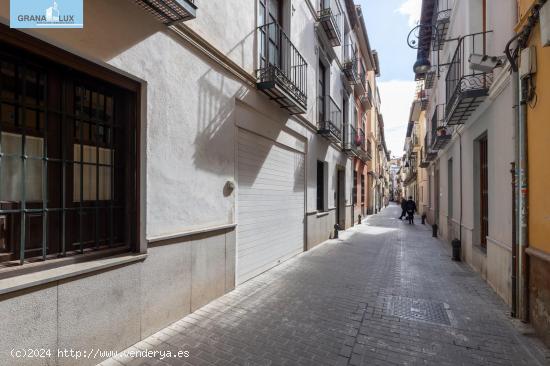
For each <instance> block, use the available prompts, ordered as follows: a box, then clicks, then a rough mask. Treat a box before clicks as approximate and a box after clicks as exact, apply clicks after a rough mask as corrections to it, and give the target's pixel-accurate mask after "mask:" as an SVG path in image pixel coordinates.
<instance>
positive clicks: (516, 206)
mask: <svg viewBox="0 0 550 366" xmlns="http://www.w3.org/2000/svg"><path fill="white" fill-rule="evenodd" d="M520 36H521V32H519V33H518V34H516V35H515V36H514V37H513V38H512V39H510V41H508V43H507V44H506V49H505V54H506V57H507V58H508V61H509V62H510V66H511V69H512V88H513V98H514V106H513V107H514V109H515V113H514V138H515V161H514V163H512V169H513V178H512V185H513V195H514V197H513V200H512V206H513V211H514V212H513V216H512V225H513V226H512V276H511V277H512V278H511V280H512V301H511V302H512V307H511V314H512V316H513V317H518V316H519V317H520V318H521V319H522V320H524V319H526V318H525V316H524V313H525V311H524V310H523V306H520V302H521V303H523V301H521V300H520V299H521V298H523V292H520V291H519V290H520V288H521V289H522V288H523V286H521V285H520V282H519V279H521V280H522V281H523V278H524V276H523V273H519V268H520V262H521V260H522V258H521V250H520V242H522V240H521V238H520V236H521V234H522V230H521V228H520V227H519V220H520V215H521V210H520V187H521V180H520V176H521V175H522V174H523V173H522V171H521V168H520V160H521V158H520V155H521V154H520V151H521V150H524V149H523V141H522V139H521V136H520V126H521V125H522V118H523V117H522V116H523V114H522V111H521V107H520V106H521V104H522V103H521V92H520V88H519V86H520V83H521V81H520V78H519V74H518V65H517V63H516V58H517V52H518V51H519V45H517V46H516V47H515V50H514V52H512V51H511V45H512V43H514V42H515V41H516V40H517V39H518V38H520ZM524 107H525V105H524ZM518 275H519V278H518Z"/></svg>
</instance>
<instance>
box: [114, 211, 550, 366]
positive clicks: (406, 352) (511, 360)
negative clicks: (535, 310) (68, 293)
mask: <svg viewBox="0 0 550 366" xmlns="http://www.w3.org/2000/svg"><path fill="white" fill-rule="evenodd" d="M398 216H399V208H398V207H397V206H393V205H392V206H390V207H389V208H387V209H385V210H384V211H383V212H382V213H381V214H380V215H376V216H372V217H370V218H369V219H368V221H367V223H364V224H362V225H357V226H355V227H354V228H352V229H350V230H348V231H346V232H342V233H341V238H340V239H339V240H331V241H329V242H327V243H325V244H323V245H321V246H319V247H317V248H316V249H314V250H312V251H310V252H307V253H304V254H303V255H300V256H298V257H296V258H294V259H292V260H290V261H287V262H285V263H284V264H282V265H280V266H278V267H277V268H274V269H273V270H271V271H268V272H267V273H264V274H263V275H260V276H258V277H256V278H254V279H252V280H251V281H249V282H247V283H245V284H244V285H242V286H240V287H239V288H238V289H236V290H235V291H233V292H231V293H229V294H227V295H226V296H223V297H222V298H220V299H218V300H216V301H214V302H213V303H210V304H209V305H207V306H205V307H204V308H202V309H200V310H198V311H197V312H195V313H194V314H191V315H189V316H187V317H185V318H184V319H182V320H180V321H179V322H177V323H175V324H173V325H172V326H170V327H168V328H166V329H164V330H162V331H161V332H159V333H157V334H155V335H153V336H152V337H150V338H148V339H147V340H145V341H142V342H140V343H138V344H137V345H135V346H134V347H133V348H132V349H134V350H136V349H138V350H146V349H149V350H156V351H171V352H173V353H175V352H177V351H178V350H180V351H188V352H189V357H187V358H164V359H163V360H160V358H161V357H160V356H158V355H157V357H156V358H138V359H131V358H128V357H126V358H125V357H122V356H118V357H117V358H116V359H111V360H109V361H106V362H104V363H103V364H104V365H120V364H125V365H200V366H202V365H266V366H267V365H438V366H442V365H514V366H515V365H545V364H547V363H548V359H547V358H545V354H546V353H545V352H546V351H544V350H543V349H542V347H541V346H539V344H538V342H537V341H536V340H534V339H533V338H532V337H529V336H525V335H522V334H521V333H520V332H519V331H518V330H517V329H516V327H515V326H514V325H513V323H512V322H511V320H510V319H509V317H508V316H507V312H508V310H507V306H506V305H505V304H504V303H503V302H502V301H501V300H500V299H499V298H498V297H497V295H496V294H495V293H494V292H493V291H492V290H491V289H490V288H489V286H488V285H487V284H486V283H485V282H484V281H483V280H482V279H481V278H480V277H479V276H478V275H477V274H475V273H474V272H472V271H471V270H470V268H469V267H468V266H467V265H466V264H463V263H456V262H453V261H451V260H450V246H449V245H447V244H446V243H443V242H442V241H439V240H437V239H433V238H432V237H431V229H430V227H429V226H427V225H426V226H422V225H421V224H420V220H418V219H417V222H416V225H414V226H409V225H408V224H406V223H405V222H404V221H403V222H402V221H400V220H398V219H396V217H398ZM159 301H161V299H159ZM546 357H547V356H546Z"/></svg>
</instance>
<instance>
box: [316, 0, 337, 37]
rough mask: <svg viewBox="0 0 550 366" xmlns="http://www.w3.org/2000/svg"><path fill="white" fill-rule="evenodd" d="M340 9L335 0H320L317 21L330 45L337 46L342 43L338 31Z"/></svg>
mask: <svg viewBox="0 0 550 366" xmlns="http://www.w3.org/2000/svg"><path fill="white" fill-rule="evenodd" d="M340 17H341V14H340V11H339V10H338V6H337V4H336V1H334V0H321V7H320V10H319V23H320V24H321V26H322V27H323V30H324V31H325V34H326V35H327V39H328V41H329V42H330V45H331V46H332V47H337V46H340V45H341V44H342V34H341V32H340V26H339V22H340Z"/></svg>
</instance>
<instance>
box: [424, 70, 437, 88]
mask: <svg viewBox="0 0 550 366" xmlns="http://www.w3.org/2000/svg"><path fill="white" fill-rule="evenodd" d="M436 77H437V66H434V67H432V69H431V70H430V71H428V72H427V73H426V75H425V77H424V89H426V90H430V89H431V88H433V87H434V84H435V79H436Z"/></svg>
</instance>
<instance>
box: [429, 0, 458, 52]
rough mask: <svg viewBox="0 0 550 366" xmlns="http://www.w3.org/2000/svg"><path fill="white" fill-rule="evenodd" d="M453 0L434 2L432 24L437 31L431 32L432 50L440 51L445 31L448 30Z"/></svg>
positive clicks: (443, 42) (445, 35)
mask: <svg viewBox="0 0 550 366" xmlns="http://www.w3.org/2000/svg"><path fill="white" fill-rule="evenodd" d="M453 3H454V0H436V1H435V2H434V13H433V18H432V20H433V26H434V27H435V29H437V32H434V33H433V35H432V36H433V41H432V49H433V50H434V51H441V50H442V49H443V45H444V44H445V40H446V37H447V33H448V31H449V24H450V20H451V12H452V8H453Z"/></svg>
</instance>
